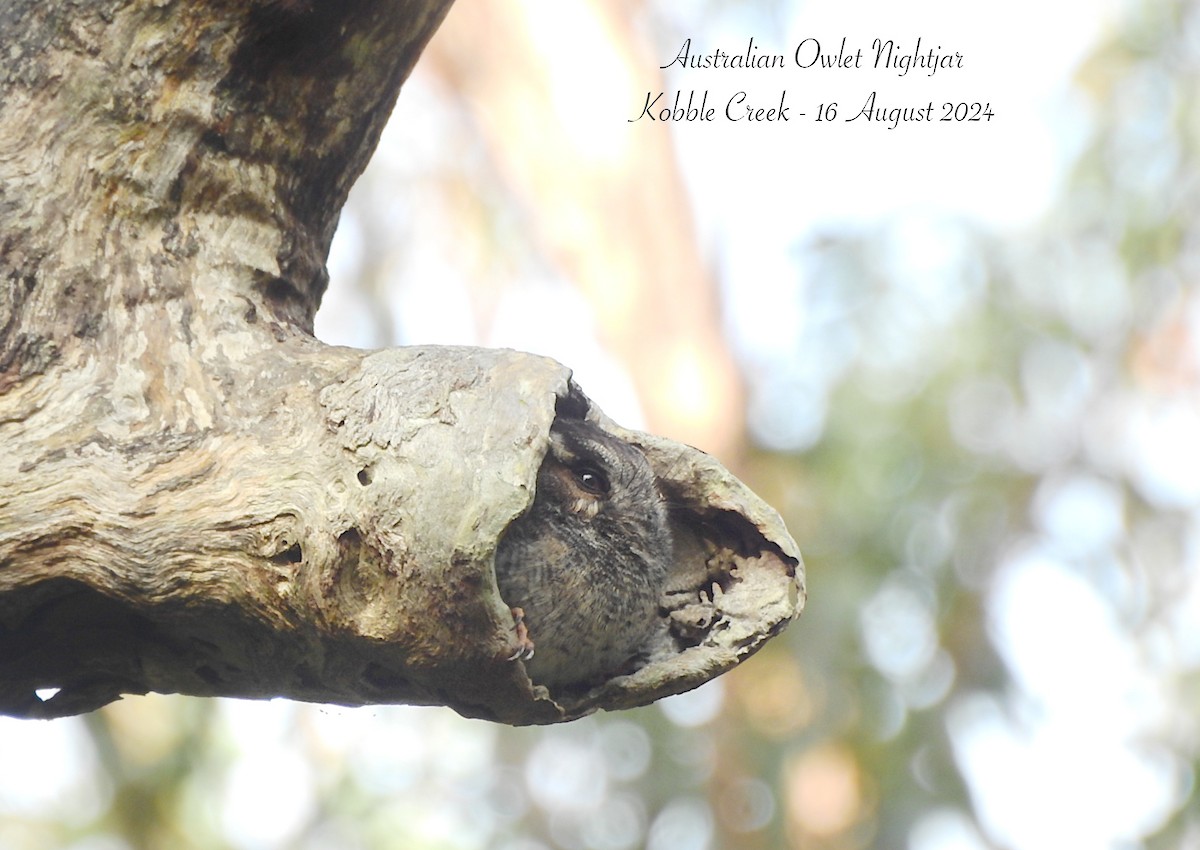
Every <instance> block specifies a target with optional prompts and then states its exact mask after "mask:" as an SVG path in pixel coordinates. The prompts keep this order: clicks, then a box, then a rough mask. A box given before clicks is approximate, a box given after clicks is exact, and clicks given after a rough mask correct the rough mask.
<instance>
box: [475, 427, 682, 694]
mask: <svg viewBox="0 0 1200 850" xmlns="http://www.w3.org/2000/svg"><path fill="white" fill-rule="evenodd" d="M671 556H672V546H671V532H670V528H669V526H668V523H667V511H666V507H665V505H664V504H663V499H662V496H661V495H660V493H659V491H658V488H657V486H656V484H655V478H654V473H653V471H652V470H651V469H650V464H649V463H648V462H647V461H646V457H645V455H643V454H642V452H641V451H640V450H639V449H637V448H635V447H634V446H632V445H630V444H629V443H627V442H625V441H624V440H621V439H619V438H617V437H615V436H613V435H611V434H609V433H608V432H606V431H604V430H603V429H601V428H600V427H599V426H597V425H594V424H592V423H590V422H585V421H583V420H580V419H567V418H559V419H557V420H556V421H555V422H554V425H553V427H552V428H551V430H550V448H549V451H548V452H547V453H546V457H545V459H544V460H543V461H542V466H541V468H540V469H539V471H538V476H537V491H536V494H535V497H534V501H533V505H532V506H531V507H530V509H529V510H528V511H527V512H526V513H525V514H523V515H522V516H521V517H519V518H517V519H516V520H515V521H514V522H513V523H512V525H511V526H509V528H508V531H507V532H506V534H505V536H504V538H503V540H501V542H500V546H499V549H498V550H497V552H496V578H497V581H498V584H499V588H500V595H501V596H502V597H503V598H504V601H505V603H506V604H508V605H510V606H512V607H513V609H514V613H516V614H518V616H521V615H523V623H521V625H523V626H524V627H525V628H527V629H528V637H529V638H531V640H532V644H533V646H534V647H535V649H534V652H533V657H532V658H531V659H530V660H529V662H528V666H527V669H528V671H529V675H530V677H531V678H533V680H534V681H535V682H537V683H539V684H544V685H547V686H549V687H552V688H553V687H563V686H570V685H586V684H589V683H593V682H595V681H597V680H599V679H602V678H604V677H605V676H606V675H615V674H617V673H619V672H621V669H622V667H623V666H624V665H625V663H626V662H627V661H629V660H630V659H631V658H632V657H633V656H634V655H636V654H637V652H638V650H639V649H641V648H642V647H643V646H644V644H645V641H646V640H647V638H648V637H649V635H650V632H651V630H652V629H653V627H654V624H655V621H656V619H657V617H656V609H657V606H658V600H659V595H660V594H661V592H662V589H663V583H664V581H665V579H666V575H667V569H668V567H669V565H670V562H671ZM518 609H519V610H518ZM527 643H528V642H527Z"/></svg>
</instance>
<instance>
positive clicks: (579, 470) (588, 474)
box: [571, 466, 608, 496]
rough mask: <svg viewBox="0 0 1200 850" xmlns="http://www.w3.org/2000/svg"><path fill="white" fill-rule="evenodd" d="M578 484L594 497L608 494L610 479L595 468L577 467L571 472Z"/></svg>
mask: <svg viewBox="0 0 1200 850" xmlns="http://www.w3.org/2000/svg"><path fill="white" fill-rule="evenodd" d="M571 472H572V474H573V475H574V476H575V481H576V483H578V484H579V486H580V487H582V488H583V489H584V490H586V491H587V492H589V493H591V494H592V495H593V496H605V495H607V494H608V477H607V476H606V475H605V474H604V473H603V472H601V471H600V470H598V469H596V467H594V466H577V467H574V468H573V469H572V470H571Z"/></svg>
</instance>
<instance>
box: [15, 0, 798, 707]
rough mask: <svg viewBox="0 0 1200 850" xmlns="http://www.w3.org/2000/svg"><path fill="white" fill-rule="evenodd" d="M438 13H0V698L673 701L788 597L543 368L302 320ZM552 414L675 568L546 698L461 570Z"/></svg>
mask: <svg viewBox="0 0 1200 850" xmlns="http://www.w3.org/2000/svg"><path fill="white" fill-rule="evenodd" d="M445 9H446V3H444V2H432V1H431V2H417V0H410V1H409V2H405V0H354V2H336V3H335V2H332V0H311V2H304V0H261V2H257V3H252V2H244V0H237V2H234V1H233V0H230V2H211V3H205V4H195V3H172V2H169V0H162V1H161V2H159V0H87V2H82V3H78V2H77V3H67V2H66V1H65V0H52V1H51V0H40V2H25V0H18V2H16V3H14V4H10V6H9V8H8V9H7V10H5V11H2V12H0V37H2V40H3V42H4V43H5V44H6V45H8V46H9V54H8V55H9V56H10V57H11V62H10V64H9V66H8V67H7V68H6V69H5V70H4V72H3V76H0V187H2V188H0V191H2V192H3V195H2V196H0V445H3V446H4V447H5V452H3V453H0V711H2V712H5V713H9V714H15V715H19V716H30V717H52V716H61V715H64V714H71V713H78V712H82V711H88V710H91V709H93V708H96V707H98V706H100V705H103V704H104V703H106V702H109V701H111V700H112V699H115V698H117V697H118V696H120V695H121V694H122V693H144V692H146V691H148V690H155V691H162V692H179V693H189V694H198V695H232V696H255V697H267V696H290V697H293V698H297V699H306V700H318V701H328V702H339V703H346V704H363V703H378V702H411V703H419V704H445V705H450V706H452V707H453V708H455V709H456V710H458V711H460V712H462V713H464V714H468V715H471V716H478V717H487V718H492V719H496V720H502V721H505V722H510V723H539V722H551V721H555V720H562V719H568V718H570V717H574V716H579V715H580V714H584V713H587V712H589V711H592V710H594V709H595V708H597V707H608V708H615V707H622V706H627V705H633V704H638V703H641V702H647V701H649V700H652V699H655V698H657V697H659V696H662V695H664V694H667V693H673V692H677V691H680V690H684V689H686V688H688V687H694V686H695V685H696V684H699V683H700V682H702V681H704V680H705V679H707V678H710V677H711V676H713V675H716V674H717V673H719V672H721V671H722V670H724V669H728V667H730V666H732V665H733V664H735V663H737V661H738V660H740V659H741V658H743V657H745V656H746V655H748V654H749V653H751V652H753V651H754V650H755V649H756V648H757V647H758V646H759V645H761V643H762V641H763V640H765V639H766V638H767V637H768V636H769V635H770V634H772V633H774V632H775V631H777V630H778V628H780V627H781V626H782V625H783V624H785V623H786V622H787V621H788V620H790V619H791V618H792V617H794V616H795V615H796V614H797V613H798V611H799V608H800V606H801V605H802V602H803V573H802V569H801V565H800V558H799V553H798V552H797V551H796V550H795V545H794V543H793V542H792V541H791V539H790V538H789V537H788V536H787V533H786V531H785V530H784V529H783V526H782V524H781V523H780V522H779V520H778V517H777V515H775V514H774V512H773V511H771V510H770V509H769V508H767V507H766V506H765V505H763V504H762V503H761V502H760V501H759V500H757V499H756V498H755V497H754V496H753V495H752V494H750V493H749V491H747V490H746V489H745V488H744V487H743V486H742V485H740V484H739V483H738V482H736V481H735V480H734V479H732V477H730V476H729V475H728V473H726V472H724V470H722V469H721V468H720V467H719V466H718V465H717V464H716V463H715V462H714V461H712V460H711V459H709V458H707V456H704V455H702V454H701V453H699V452H696V451H695V450H692V449H689V448H687V447H684V446H680V445H678V444H674V443H670V442H669V441H665V440H660V439H657V438H653V437H649V436H647V435H640V434H633V433H631V432H626V431H624V430H622V429H620V428H618V427H617V426H616V425H615V424H614V423H611V422H609V421H608V420H607V419H606V418H605V417H604V416H603V414H602V413H600V412H599V411H598V410H596V409H595V408H594V407H593V406H592V405H591V404H590V402H589V401H588V400H587V399H586V397H585V396H583V394H582V393H581V392H580V390H579V389H578V388H577V387H575V386H574V385H573V384H572V383H571V381H570V373H569V372H568V371H567V370H566V369H565V368H563V367H562V366H560V365H558V364H556V363H554V362H552V361H549V360H546V359H544V358H539V357H534V356H532V355H524V354H518V353H516V352H507V351H486V350H482V349H454V348H411V349H399V350H394V351H382V352H374V353H371V352H360V351H352V350H348V349H340V348H333V347H329V346H324V345H322V344H320V343H319V342H317V341H316V340H315V339H313V338H312V337H311V334H310V331H311V326H312V317H313V314H314V313H315V310H316V308H317V305H318V303H319V299H320V296H321V293H322V292H323V290H324V286H325V280H326V276H325V270H324V261H325V255H326V252H327V250H328V246H329V241H330V239H331V238H332V234H333V230H334V227H335V226H336V221H337V211H338V210H339V209H340V207H341V204H342V202H343V201H344V200H345V197H346V193H347V191H348V189H349V186H350V184H351V183H352V182H353V180H354V178H355V177H356V176H357V175H358V174H359V172H360V171H361V170H362V168H363V166H364V164H365V162H366V159H367V157H368V156H369V155H370V152H371V150H373V148H374V146H375V143H376V141H377V139H378V136H379V132H380V129H381V127H382V124H383V122H384V120H386V117H387V114H388V112H389V111H390V109H391V106H392V104H393V102H394V100H395V97H396V94H397V91H398V89H399V86H400V84H401V82H402V81H403V79H404V78H405V77H406V76H407V74H408V72H409V70H410V69H411V67H412V64H413V62H415V60H416V57H417V55H418V54H419V52H420V50H421V48H422V47H423V45H424V44H425V42H426V41H427V40H428V38H429V37H430V35H431V34H432V32H433V30H434V29H435V27H436V25H437V23H438V22H439V21H440V19H441V17H442V15H443V14H444V13H445ZM564 409H569V410H570V412H571V413H572V415H577V416H586V417H587V418H590V419H592V420H593V421H595V422H598V423H600V424H601V425H603V426H604V427H606V428H608V429H609V430H612V431H613V432H614V433H616V434H618V435H619V436H623V437H625V438H626V439H629V440H630V441H632V442H634V443H636V444H638V445H640V446H641V447H642V448H643V449H644V451H645V452H646V454H647V456H648V458H649V459H650V461H651V465H652V467H653V468H654V471H655V473H656V474H657V475H658V477H659V479H660V485H661V486H662V488H663V490H664V491H665V492H667V493H668V494H669V495H670V497H671V500H672V502H673V504H674V506H675V510H674V512H673V514H672V522H673V526H674V527H675V531H676V537H677V549H678V553H677V554H678V558H677V561H678V563H677V564H676V567H675V572H674V573H673V576H672V580H671V587H670V589H669V590H670V592H669V593H668V595H667V597H666V598H665V599H664V604H663V609H662V616H661V622H660V623H659V628H658V631H657V633H656V637H655V639H654V641H653V643H652V645H651V646H648V647H647V648H646V652H647V661H646V663H645V664H644V665H643V666H642V667H641V668H640V669H639V670H638V671H636V672H635V673H633V674H632V675H628V676H618V677H616V678H614V679H613V680H612V681H610V682H609V683H607V684H605V685H602V686H599V687H597V688H594V689H592V690H591V691H590V692H588V693H569V694H553V695H551V694H549V693H548V692H547V691H546V690H545V688H542V687H538V686H535V685H534V684H533V683H531V682H530V680H529V678H528V677H527V676H526V675H525V672H524V668H523V665H522V664H521V662H519V661H510V660H508V659H509V657H510V656H511V655H512V654H513V649H514V647H515V634H514V631H513V626H514V624H513V620H512V617H511V615H510V613H509V610H508V607H507V606H506V605H505V604H504V602H503V601H502V600H501V599H500V596H499V594H498V592H497V590H496V582H495V576H494V572H493V566H492V561H493V556H494V552H495V548H496V545H497V541H498V540H499V538H500V536H501V535H502V534H503V532H504V529H505V528H506V527H507V525H508V524H509V522H511V521H512V519H513V518H515V517H516V516H518V515H519V514H520V513H521V512H522V511H523V510H524V509H525V508H526V507H527V506H528V505H529V504H530V502H531V500H532V498H533V487H534V483H535V480H536V476H537V469H538V466H539V464H540V462H541V459H542V457H543V455H544V454H545V452H546V445H547V439H548V436H547V435H548V432H549V429H550V425H551V422H552V421H553V419H554V417H555V415H556V413H558V412H561V411H562V410H564ZM714 585H716V586H717V590H715V591H714V590H713V586H714ZM614 672H616V671H614ZM47 689H49V690H47ZM55 689H56V690H57V692H56V693H55V694H54V695H53V696H49V695H48V694H49V691H54V690H55ZM39 691H40V692H42V695H41V696H39V695H38V692H39Z"/></svg>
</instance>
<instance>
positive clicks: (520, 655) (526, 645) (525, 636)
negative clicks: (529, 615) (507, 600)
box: [508, 608, 533, 661]
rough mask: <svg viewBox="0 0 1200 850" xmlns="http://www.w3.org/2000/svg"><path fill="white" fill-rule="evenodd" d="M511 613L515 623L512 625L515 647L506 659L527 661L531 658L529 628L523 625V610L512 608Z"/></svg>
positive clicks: (531, 644) (531, 641)
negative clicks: (515, 635) (515, 639)
mask: <svg viewBox="0 0 1200 850" xmlns="http://www.w3.org/2000/svg"><path fill="white" fill-rule="evenodd" d="M512 615H513V620H514V621H515V623H516V625H514V626H513V631H515V632H516V633H517V649H516V651H515V652H513V654H512V655H510V656H508V660H509V661H517V660H521V661H529V660H530V659H531V658H533V638H531V637H530V636H529V629H528V628H526V626H525V612H524V611H523V610H521V609H520V608H513V609H512Z"/></svg>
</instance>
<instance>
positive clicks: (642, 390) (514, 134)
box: [423, 0, 745, 467]
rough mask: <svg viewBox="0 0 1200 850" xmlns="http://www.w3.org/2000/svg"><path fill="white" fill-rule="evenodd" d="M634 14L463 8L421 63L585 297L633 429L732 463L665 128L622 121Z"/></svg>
mask: <svg viewBox="0 0 1200 850" xmlns="http://www.w3.org/2000/svg"><path fill="white" fill-rule="evenodd" d="M634 11H635V10H633V9H630V8H628V4H613V3H606V2H600V0H563V2H559V3H555V4H553V7H551V6H550V5H549V4H533V3H465V4H462V7H461V8H460V9H458V10H455V9H452V10H451V12H450V14H449V15H448V16H447V18H446V22H445V24H444V26H443V27H442V34H441V36H440V37H439V38H438V39H436V40H435V41H434V42H433V43H432V44H431V45H430V49H429V51H428V53H427V54H426V61H425V63H424V65H423V67H424V68H425V69H426V70H432V71H433V72H434V73H435V74H436V75H437V76H439V77H441V78H442V79H444V80H445V81H446V82H447V83H448V84H449V85H450V86H451V87H452V88H454V89H455V90H457V92H458V93H459V94H460V96H461V99H462V102H463V104H464V105H465V106H466V108H467V109H468V110H469V111H470V114H471V117H472V119H473V121H474V123H475V125H476V126H477V128H478V131H479V132H480V133H481V134H482V136H483V137H484V141H485V143H486V147H487V150H488V153H489V154H490V155H491V156H492V157H494V159H495V165H496V168H497V170H498V171H499V172H500V173H501V175H502V177H503V179H506V180H507V181H508V184H509V186H510V188H511V191H512V192H513V194H514V195H515V196H516V197H517V198H518V199H520V202H521V205H522V206H523V210H524V212H525V213H526V214H527V216H528V219H527V220H529V221H531V222H532V223H533V224H534V226H535V229H536V238H537V239H538V241H540V243H541V244H542V246H543V250H544V252H545V253H546V255H547V256H549V257H550V258H552V260H553V261H555V262H556V263H557V264H558V265H559V266H560V268H561V269H562V270H563V272H564V273H565V274H566V275H567V276H568V277H569V278H570V279H571V280H572V281H574V282H575V283H576V284H577V285H578V286H579V287H580V289H581V290H582V291H583V293H584V294H585V295H586V297H587V299H588V301H589V302H590V304H591V307H592V310H593V311H594V314H595V316H596V317H597V321H598V322H599V324H600V328H601V336H602V339H603V342H604V343H605V344H606V345H607V346H608V347H609V348H610V349H611V350H612V351H613V352H614V353H615V354H616V355H617V357H618V358H619V359H620V361H621V363H622V364H623V365H624V366H625V367H626V369H628V371H629V373H630V374H631V375H632V377H633V381H634V384H635V385H636V387H637V390H638V396H639V400H640V401H641V403H642V405H643V409H644V411H645V414H646V419H647V426H648V430H651V431H654V432H655V433H660V434H664V435H666V436H669V437H672V438H673V439H677V440H680V441H682V442H685V443H689V444H691V445H694V446H698V447H699V448H702V449H704V450H705V451H708V452H710V453H712V454H715V455H716V456H718V457H720V458H721V459H722V461H723V462H725V463H726V464H732V465H733V466H734V467H736V465H737V458H738V456H739V455H740V453H741V451H742V441H743V430H744V419H745V404H744V400H743V390H742V385H741V380H740V378H739V376H738V373H737V369H736V367H735V365H734V363H733V360H732V358H731V355H730V351H729V348H728V344H727V343H726V341H725V338H724V336H723V334H722V330H721V322H720V308H719V305H718V301H717V292H716V288H715V286H714V281H713V277H712V274H711V272H710V270H709V268H708V267H707V265H706V262H707V261H708V260H709V259H710V258H709V257H707V256H705V252H704V251H703V250H702V246H701V245H700V244H699V242H698V240H697V236H696V232H695V229H694V226H693V221H692V218H691V215H690V212H689V209H690V207H689V204H688V199H687V194H686V190H685V187H684V185H683V181H682V178H681V176H680V171H679V165H678V163H677V161H676V158H675V151H674V149H673V147H672V145H671V139H670V135H669V133H668V132H666V131H665V130H663V129H662V128H657V129H655V131H654V132H637V131H640V130H646V129H648V127H647V126H646V124H645V122H643V123H642V124H640V125H631V124H629V123H628V122H627V121H626V118H631V117H633V116H635V115H636V114H637V113H638V111H639V110H640V108H641V102H642V101H641V99H644V97H645V92H646V90H647V89H651V88H653V89H655V90H658V87H659V86H660V85H661V82H662V81H661V75H660V74H659V72H658V71H657V70H656V69H657V68H658V66H659V64H661V63H660V62H659V61H658V60H656V59H655V58H654V57H653V56H650V55H648V53H647V50H646V45H645V43H644V40H643V39H642V38H640V37H639V36H638V33H637V32H636V31H635V29H634ZM647 80H649V83H647ZM581 112H582V113H588V116H589V117H587V118H583V117H581V116H580V113H581ZM564 113H571V116H572V118H573V119H576V120H571V121H565V120H560V118H559V116H561V115H563V114H564ZM581 123H582V124H583V125H584V126H587V127H590V128H591V129H593V130H594V132H593V133H588V134H584V133H581V132H580V129H579V128H580V126H581ZM631 128H637V130H634V129H631Z"/></svg>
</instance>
